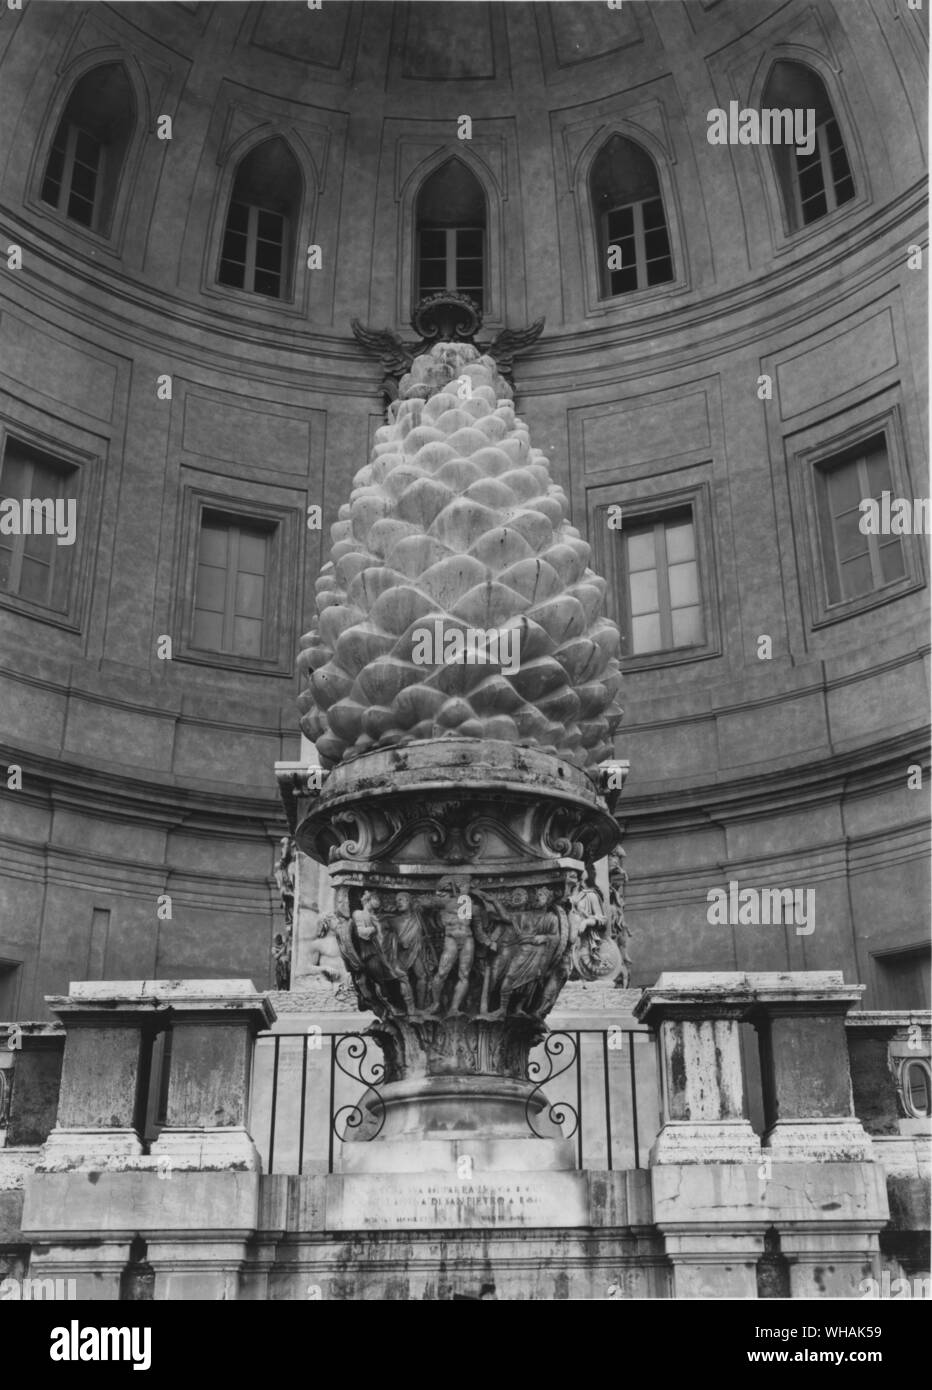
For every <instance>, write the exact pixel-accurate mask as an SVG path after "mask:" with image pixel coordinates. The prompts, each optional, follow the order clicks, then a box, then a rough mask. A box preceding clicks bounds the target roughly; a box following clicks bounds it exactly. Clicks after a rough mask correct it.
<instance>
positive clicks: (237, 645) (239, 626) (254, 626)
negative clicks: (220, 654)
mask: <svg viewBox="0 0 932 1390" xmlns="http://www.w3.org/2000/svg"><path fill="white" fill-rule="evenodd" d="M233 650H234V651H235V652H236V655H237V656H261V655H262V623H261V622H260V621H259V620H258V619H256V618H236V619H235V620H234V623H233Z"/></svg>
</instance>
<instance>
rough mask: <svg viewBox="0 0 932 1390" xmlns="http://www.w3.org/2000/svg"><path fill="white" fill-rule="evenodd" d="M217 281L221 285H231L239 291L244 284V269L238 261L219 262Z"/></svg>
mask: <svg viewBox="0 0 932 1390" xmlns="http://www.w3.org/2000/svg"><path fill="white" fill-rule="evenodd" d="M217 279H218V280H219V281H220V283H221V285H232V286H233V287H234V288H235V289H238V290H241V289H243V287H244V285H245V283H246V267H245V266H244V265H243V264H242V263H241V262H238V261H221V262H220V274H219V275H218V276H217Z"/></svg>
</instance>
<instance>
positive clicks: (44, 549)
mask: <svg viewBox="0 0 932 1390" xmlns="http://www.w3.org/2000/svg"><path fill="white" fill-rule="evenodd" d="M33 524H37V525H40V526H42V525H45V524H46V523H45V521H44V520H43V521H38V522H34V523H33ZM57 549H59V546H58V543H57V541H56V539H55V537H54V536H50V535H47V534H46V535H32V536H24V537H23V554H24V555H28V556H29V557H30V558H31V559H33V560H41V561H42V563H43V564H44V565H50V564H51V563H52V556H53V554H54V552H55V551H56V550H57Z"/></svg>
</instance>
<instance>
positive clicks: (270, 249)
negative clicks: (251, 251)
mask: <svg viewBox="0 0 932 1390" xmlns="http://www.w3.org/2000/svg"><path fill="white" fill-rule="evenodd" d="M281 268H282V248H281V247H280V246H279V245H278V243H277V242H274V241H257V242H256V269H257V270H270V271H272V273H273V274H275V275H278V274H279V273H280V272H281Z"/></svg>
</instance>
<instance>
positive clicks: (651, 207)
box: [641, 198, 667, 231]
mask: <svg viewBox="0 0 932 1390" xmlns="http://www.w3.org/2000/svg"><path fill="white" fill-rule="evenodd" d="M641 214H642V216H643V218H644V230H645V231H649V230H650V228H651V227H663V228H664V229H666V225H667V223H666V218H665V217H664V215H663V203H662V201H661V200H660V198H650V199H649V200H648V201H647V202H646V203H642V204H641Z"/></svg>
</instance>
